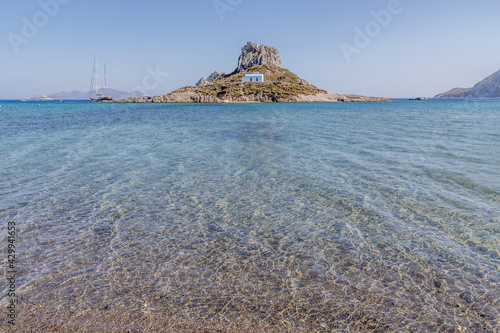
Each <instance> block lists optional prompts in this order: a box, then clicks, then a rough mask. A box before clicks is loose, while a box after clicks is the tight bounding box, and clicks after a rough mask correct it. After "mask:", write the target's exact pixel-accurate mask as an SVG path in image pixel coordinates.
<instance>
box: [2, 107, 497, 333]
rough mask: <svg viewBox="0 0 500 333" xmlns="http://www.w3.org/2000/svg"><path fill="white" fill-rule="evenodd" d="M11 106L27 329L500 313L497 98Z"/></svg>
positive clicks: (418, 325) (306, 325)
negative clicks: (112, 321)
mask: <svg viewBox="0 0 500 333" xmlns="http://www.w3.org/2000/svg"><path fill="white" fill-rule="evenodd" d="M0 104H1V107H0V156H1V159H0V174H1V178H0V219H1V220H2V221H3V222H2V223H3V224H4V226H2V227H1V232H0V236H2V238H1V239H2V241H3V242H4V243H6V228H5V227H6V225H7V221H14V222H15V223H16V225H17V226H18V249H19V251H20V260H19V262H18V266H19V269H20V274H19V278H18V282H17V283H18V288H19V292H20V293H19V295H20V299H19V303H20V305H19V309H20V310H19V311H20V312H19V315H18V321H19V322H20V324H22V323H23V322H24V323H25V324H24V325H26V327H35V326H36V327H40V328H42V329H43V328H47V327H53V328H54V327H55V328H56V329H70V328H72V327H82V325H83V326H88V327H93V328H94V329H95V330H96V331H98V330H101V329H104V328H105V327H106V326H105V325H106V322H105V321H104V319H106V318H107V319H109V318H114V317H116V316H118V317H120V316H121V317H122V319H123V320H122V321H121V322H122V323H125V324H123V325H124V326H123V327H129V328H132V329H142V330H146V329H150V330H154V329H155V328H158V327H166V326H168V325H170V327H175V325H181V326H182V325H184V326H182V327H183V328H184V329H186V330H195V329H196V327H197V326H196V325H200V327H212V326H210V325H213V327H218V328H219V329H220V328H221V327H222V329H227V330H234V331H238V330H249V331H252V330H253V331H255V330H258V329H261V330H264V331H266V330H273V329H275V330H279V329H282V330H290V331H300V330H303V331H313V330H317V331H322V330H324V331H331V330H333V331H335V330H340V331H341V330H362V329H365V330H381V331H383V330H389V331H390V330H393V331H396V330H408V331H412V330H413V331H435V330H442V331H447V330H448V331H458V330H459V329H460V330H462V331H467V330H468V331H472V332H476V331H489V332H494V331H498V330H499V329H500V328H499V324H498V320H499V318H500V317H499V316H500V302H499V301H498V299H499V298H500V257H499V256H500V101H498V100H472V101H430V102H406V101H397V102H394V103H362V104H351V103H346V104H341V103H339V104H262V105H257V104H255V105H254V104H248V105H247V104H236V105H234V104H225V105H172V104H169V105H163V104H159V105H158V104H131V105H123V104H92V103H86V102H45V103H41V104H40V105H39V104H38V103H22V102H2V103H0ZM5 257H6V255H5ZM6 287H7V286H6V285H5V284H2V285H0V288H1V289H2V290H3V292H2V297H3V298H2V303H1V304H2V305H4V304H5V301H6V298H5V296H4V295H5V294H6ZM42 304H43V306H42ZM96 313H99V316H101V317H99V318H101V319H102V320H99V319H97V320H96V319H95V318H94V320H93V321H89V320H90V318H92V316H96ZM107 313H109V315H108V314H107ZM131 313H133V316H135V317H133V318H132V317H130V316H132V315H131ZM33 318H38V319H37V320H34V319H33ZM108 323H109V322H108ZM235 323H237V325H240V327H236V326H234V325H236V324H235ZM37 325H38V326H37ZM44 325H45V326H44ZM47 325H49V326H47ZM50 325H52V326H50ZM103 325H104V326H103ZM115 325H117V324H116V323H115ZM148 325H149V326H148ZM172 325H173V326H172ZM217 325H219V326H217ZM255 325H257V326H255ZM181 326H179V327H181Z"/></svg>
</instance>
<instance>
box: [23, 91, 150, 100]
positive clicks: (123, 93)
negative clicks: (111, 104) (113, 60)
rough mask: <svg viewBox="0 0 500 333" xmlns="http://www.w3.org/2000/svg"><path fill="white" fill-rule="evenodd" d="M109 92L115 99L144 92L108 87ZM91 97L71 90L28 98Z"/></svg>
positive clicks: (67, 98) (85, 98)
mask: <svg viewBox="0 0 500 333" xmlns="http://www.w3.org/2000/svg"><path fill="white" fill-rule="evenodd" d="M99 93H100V94H103V93H104V89H100V90H99ZM108 94H110V95H111V96H112V97H113V99H122V98H128V97H139V96H142V93H141V92H140V91H137V90H136V91H132V92H126V91H119V90H115V89H108ZM88 99H89V93H88V92H82V91H77V90H74V91H70V92H66V91H64V92H60V93H56V94H51V95H37V96H33V97H30V98H28V99H27V100H28V101H40V100H44V101H50V100H73V101H74V100H88Z"/></svg>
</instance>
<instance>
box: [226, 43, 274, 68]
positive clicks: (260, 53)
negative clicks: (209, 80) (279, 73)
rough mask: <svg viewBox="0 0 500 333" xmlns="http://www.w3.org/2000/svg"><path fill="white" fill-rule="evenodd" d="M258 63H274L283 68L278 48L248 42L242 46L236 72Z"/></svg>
mask: <svg viewBox="0 0 500 333" xmlns="http://www.w3.org/2000/svg"><path fill="white" fill-rule="evenodd" d="M256 65H273V66H276V67H280V68H282V67H283V65H282V64H281V60H280V55H279V53H278V50H276V49H275V48H273V47H270V46H267V45H258V44H255V43H251V42H248V43H247V45H245V46H243V47H242V48H241V55H240V58H239V59H238V68H236V71H235V72H236V73H239V72H241V71H243V70H245V69H248V68H250V67H252V66H256Z"/></svg>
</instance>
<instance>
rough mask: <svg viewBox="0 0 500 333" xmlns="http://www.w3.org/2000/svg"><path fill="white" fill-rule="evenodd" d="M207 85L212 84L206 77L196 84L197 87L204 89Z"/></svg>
mask: <svg viewBox="0 0 500 333" xmlns="http://www.w3.org/2000/svg"><path fill="white" fill-rule="evenodd" d="M207 84H210V82H208V81H207V80H206V79H205V78H204V77H202V78H201V79H200V80H199V81H198V82H196V86H197V87H203V86H206V85H207Z"/></svg>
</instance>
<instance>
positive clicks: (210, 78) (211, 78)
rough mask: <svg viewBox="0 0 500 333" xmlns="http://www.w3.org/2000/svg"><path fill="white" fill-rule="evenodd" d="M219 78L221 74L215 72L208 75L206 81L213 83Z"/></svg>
mask: <svg viewBox="0 0 500 333" xmlns="http://www.w3.org/2000/svg"><path fill="white" fill-rule="evenodd" d="M220 77H221V74H220V73H219V72H217V71H215V72H213V73H212V74H210V76H209V77H207V81H208V82H213V81H215V80H217V79H218V78H220Z"/></svg>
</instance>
